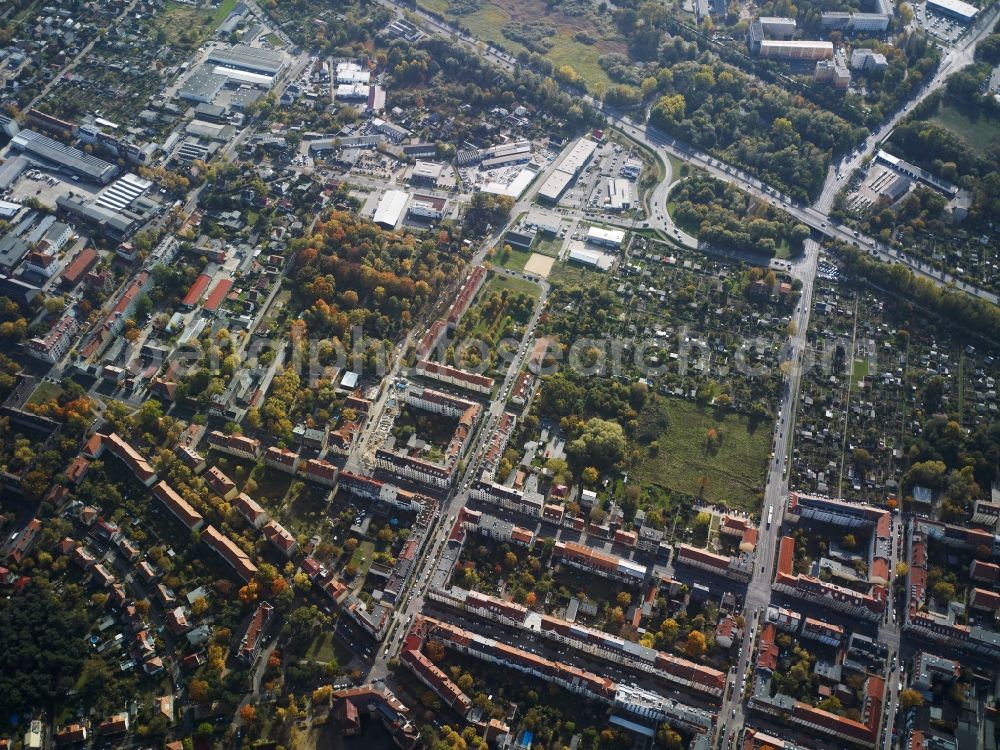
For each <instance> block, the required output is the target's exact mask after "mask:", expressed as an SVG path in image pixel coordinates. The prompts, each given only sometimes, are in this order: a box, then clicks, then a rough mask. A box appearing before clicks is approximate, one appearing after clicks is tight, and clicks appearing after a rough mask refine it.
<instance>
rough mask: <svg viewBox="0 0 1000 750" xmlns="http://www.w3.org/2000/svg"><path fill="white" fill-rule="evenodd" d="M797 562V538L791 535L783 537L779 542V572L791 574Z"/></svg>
mask: <svg viewBox="0 0 1000 750" xmlns="http://www.w3.org/2000/svg"><path fill="white" fill-rule="evenodd" d="M794 564H795V540H794V539H792V538H791V537H790V536H783V537H781V542H779V544H778V573H779V574H781V573H784V574H785V575H791V574H792V570H794Z"/></svg>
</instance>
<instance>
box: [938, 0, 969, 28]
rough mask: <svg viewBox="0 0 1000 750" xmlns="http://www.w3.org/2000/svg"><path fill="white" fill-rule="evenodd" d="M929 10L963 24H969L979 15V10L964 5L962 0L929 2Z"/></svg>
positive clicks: (966, 4)
mask: <svg viewBox="0 0 1000 750" xmlns="http://www.w3.org/2000/svg"><path fill="white" fill-rule="evenodd" d="M927 10H929V11H931V12H932V13H940V14H941V15H942V16H948V17H950V18H954V19H956V20H958V21H961V22H962V23H969V22H970V21H972V19H973V18H975V17H976V14H977V13H979V8H977V7H976V6H975V5H969V4H968V3H964V2H962V0H927Z"/></svg>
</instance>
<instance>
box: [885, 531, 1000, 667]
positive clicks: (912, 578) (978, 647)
mask: <svg viewBox="0 0 1000 750" xmlns="http://www.w3.org/2000/svg"><path fill="white" fill-rule="evenodd" d="M987 537H988V538H989V540H990V541H991V542H992V540H993V535H992V534H987V533H985V532H982V531H980V530H979V529H968V528H965V527H960V526H949V525H947V524H940V523H937V522H932V521H927V520H926V519H916V520H915V521H914V522H913V523H912V525H911V529H910V550H909V552H910V554H909V571H908V572H907V580H906V584H907V585H906V590H907V592H908V594H909V599H908V601H907V604H906V614H905V616H904V619H903V629H904V630H905V631H906V632H907V633H908V634H910V635H912V636H916V637H918V638H921V639H923V640H926V641H930V642H932V643H937V644H942V645H945V646H950V647H952V648H956V649H959V650H963V651H969V652H972V653H976V654H982V655H984V656H987V657H990V658H997V657H998V656H1000V633H997V632H995V631H993V630H987V629H986V628H982V627H979V626H978V625H971V626H970V625H965V624H963V623H961V622H958V621H957V620H956V615H957V612H956V608H955V607H951V606H949V607H948V609H947V611H946V612H943V613H942V612H936V611H933V610H930V609H928V608H927V606H926V605H927V599H928V596H929V594H928V591H927V546H928V544H929V542H930V540H931V539H933V540H934V541H936V542H937V543H940V544H943V545H945V546H950V547H954V548H963V549H968V548H969V546H970V545H972V544H975V543H976V542H979V541H985V538H987ZM977 546H978V545H977ZM972 548H973V549H975V547H972ZM977 563H978V561H977ZM977 563H973V568H975V567H976V566H977ZM988 564H989V565H993V563H988ZM990 593H992V592H990Z"/></svg>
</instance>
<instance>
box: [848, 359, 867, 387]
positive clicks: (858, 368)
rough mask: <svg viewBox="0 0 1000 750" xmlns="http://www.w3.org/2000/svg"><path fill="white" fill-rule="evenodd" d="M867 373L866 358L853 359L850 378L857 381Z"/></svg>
mask: <svg viewBox="0 0 1000 750" xmlns="http://www.w3.org/2000/svg"><path fill="white" fill-rule="evenodd" d="M867 374H868V360H867V359H856V360H854V365H853V367H852V368H851V380H853V381H854V382H855V383H858V382H860V381H862V380H864V379H865V376H866V375H867Z"/></svg>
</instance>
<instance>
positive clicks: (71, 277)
mask: <svg viewBox="0 0 1000 750" xmlns="http://www.w3.org/2000/svg"><path fill="white" fill-rule="evenodd" d="M97 258H98V255H97V251H96V250H95V249H94V248H92V247H86V248H84V249H83V250H81V251H80V252H79V253H77V255H76V257H75V258H73V260H71V261H70V263H69V265H68V266H66V270H65V271H63V274H62V283H64V284H67V285H69V286H76V284H77V283H78V282H79V281H80V279H81V278H83V275H84V274H85V273H87V272H88V271H89V270H90V269H91V268H92V267H93V265H94V264H95V263H97Z"/></svg>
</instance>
